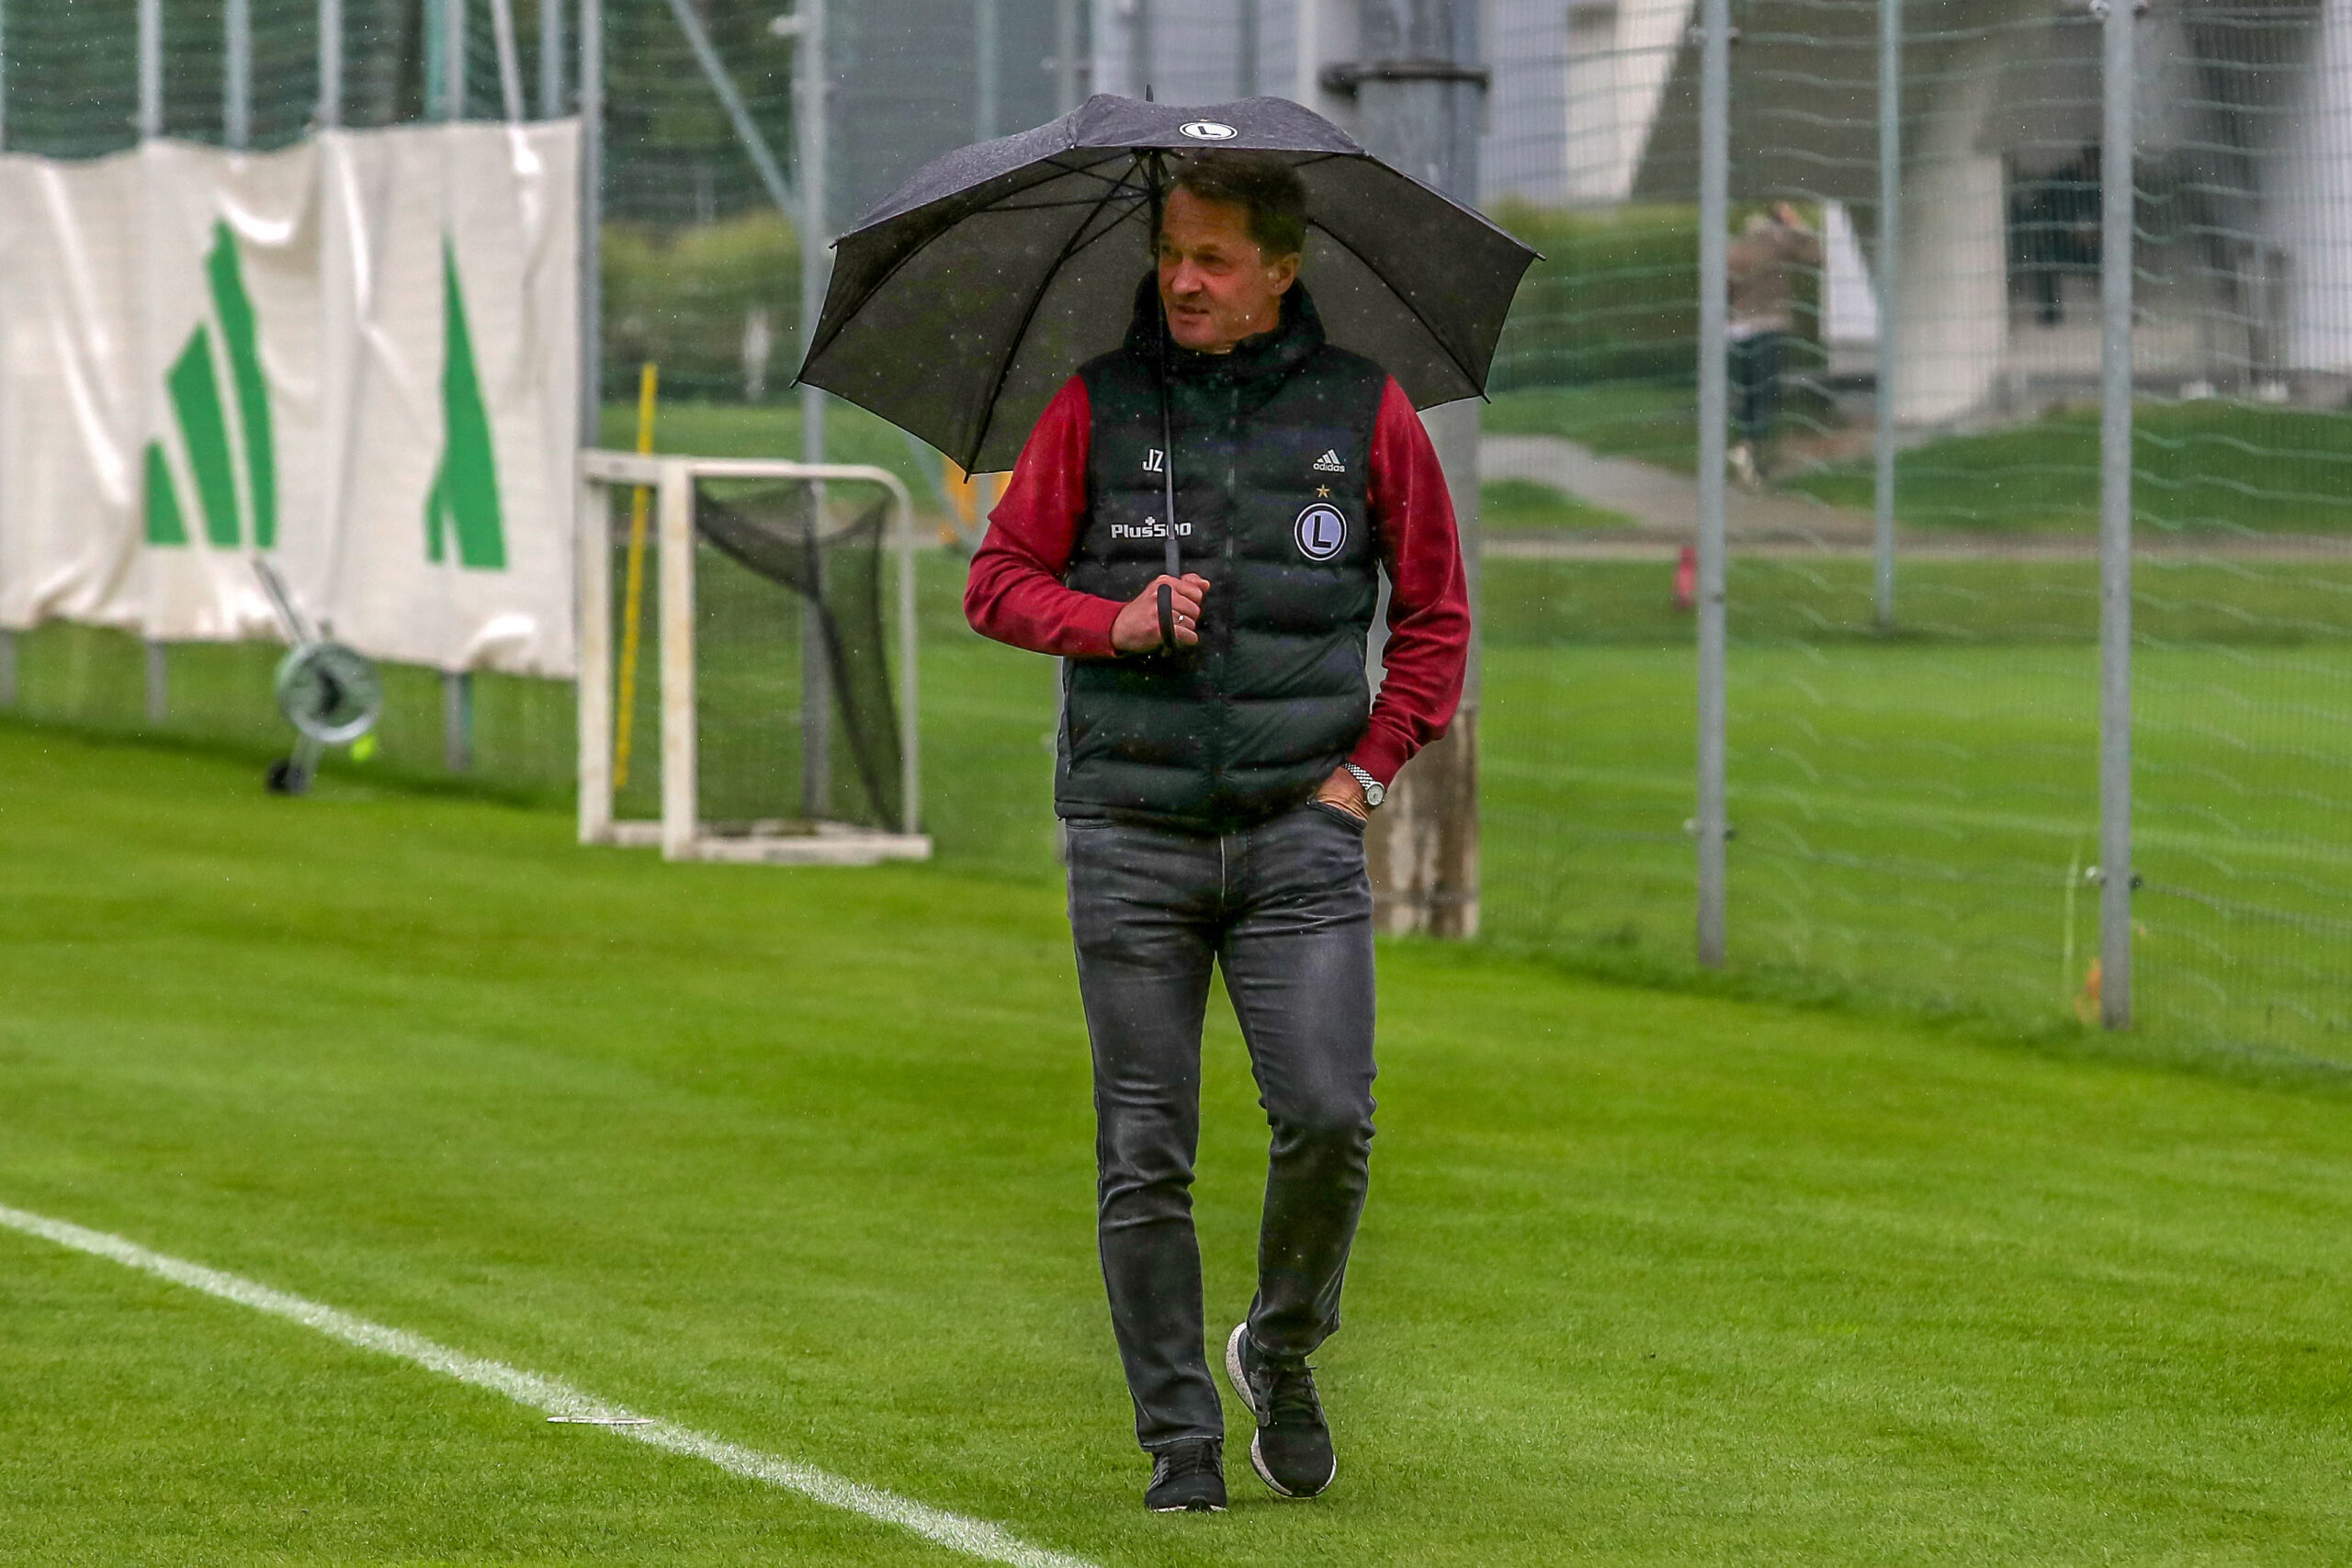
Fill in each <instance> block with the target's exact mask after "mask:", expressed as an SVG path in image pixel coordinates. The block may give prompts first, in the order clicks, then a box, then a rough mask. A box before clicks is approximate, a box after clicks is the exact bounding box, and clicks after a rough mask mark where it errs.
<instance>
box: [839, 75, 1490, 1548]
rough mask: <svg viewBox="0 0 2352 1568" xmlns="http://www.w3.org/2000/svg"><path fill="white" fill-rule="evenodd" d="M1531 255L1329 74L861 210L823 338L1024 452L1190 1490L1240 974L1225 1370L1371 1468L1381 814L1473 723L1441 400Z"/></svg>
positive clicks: (1137, 1372) (1162, 1461)
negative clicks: (1244, 1078)
mask: <svg viewBox="0 0 2352 1568" xmlns="http://www.w3.org/2000/svg"><path fill="white" fill-rule="evenodd" d="M1204 149H1214V150H1215V151H1213V152H1207V151H1204ZM1153 256H1156V257H1157V265H1156V267H1155V266H1153V265H1150V258H1152V257H1153ZM1533 259H1534V253H1533V252H1532V251H1531V250H1529V249H1528V248H1527V247H1526V246H1525V245H1524V244H1521V243H1520V242H1519V241H1518V240H1516V239H1514V238H1513V237H1512V236H1510V234H1508V233H1506V232H1504V231H1502V230H1500V229H1498V228H1497V227H1496V226H1495V225H1494V224H1492V223H1490V222H1488V221H1487V220H1486V219H1485V218H1484V217H1482V216H1481V215H1479V214H1478V213H1476V212H1475V211H1472V210H1471V209H1467V208H1464V207H1462V206H1460V205H1458V204H1457V203H1455V202H1453V201H1452V200H1450V199H1448V198H1447V197H1445V196H1443V195H1442V193H1440V192H1438V191H1436V190H1434V189H1431V188H1430V186H1427V185H1424V184H1422V183H1421V182H1419V181H1418V180H1415V179H1413V178H1411V177H1410V176H1408V175H1405V174H1404V173H1402V172H1400V171H1399V170H1397V169H1395V168H1393V167H1391V166H1389V165H1388V164H1384V163H1382V162H1381V161H1380V160H1378V159H1376V158H1374V157H1372V156H1371V155H1370V154H1368V153H1366V152H1365V151H1364V150H1363V147H1362V146H1360V145H1358V144H1357V143H1356V141H1354V140H1353V139H1352V138H1351V137H1350V136H1349V135H1348V134H1347V133H1346V132H1345V131H1343V130H1340V128H1339V127H1337V126H1335V125H1333V124H1331V123H1330V122H1329V120H1326V119H1324V118H1322V117H1320V116H1319V115H1317V114H1315V113H1313V112H1311V111H1310V110H1307V109H1306V108H1303V107H1299V106H1298V105H1296V104H1294V103H1290V102H1288V101H1286V100H1283V99H1280V98H1266V97H1261V98H1250V99H1248V100H1246V101H1244V102H1241V103H1235V104H1223V105H1218V106H1216V107H1214V108H1208V109H1200V108H1192V109H1182V108H1177V107H1172V106H1170V105H1165V104H1153V103H1150V102H1148V101H1147V102H1140V103H1139V102H1137V101H1136V100H1134V99H1132V98H1122V97H1116V96H1111V95H1108V94H1099V95H1097V96H1094V97H1091V98H1089V99H1088V100H1087V101H1086V102H1085V103H1083V104H1081V105H1080V106H1079V107H1077V108H1075V109H1073V110H1071V111H1070V112H1069V114H1066V115H1064V116H1062V117H1061V118H1059V119H1057V120H1054V121H1053V122H1051V123H1050V124H1046V125H1042V126H1038V127H1036V128H1035V130H1024V131H1022V132H1020V133H1019V134H1017V135H1013V136H1008V137H1003V138H1001V139H1000V140H998V141H988V142H982V143H979V144H978V145H976V146H972V147H966V148H962V149H959V150H957V151H956V152H951V153H949V154H947V155H946V156H945V157H943V158H941V159H939V160H937V161H936V162H935V163H933V164H931V165H930V166H928V167H927V168H925V169H923V170H922V171H921V172H920V173H918V174H917V175H915V176H914V177H913V178H912V179H910V180H909V181H908V182H907V183H906V184H905V185H904V186H901V187H899V190H897V191H896V192H894V193H893V194H892V195H891V196H890V197H888V198H887V199H886V200H884V201H883V202H882V203H881V204H880V205H879V206H878V207H876V209H874V211H873V212H871V213H869V214H867V216H866V217H865V220H862V221H861V222H860V223H859V225H858V226H857V227H856V228H854V229H853V230H852V231H850V232H848V233H846V234H844V235H842V239H841V241H840V243H839V246H838V256H837V260H836V263H835V265H834V269H833V278H832V283H831V287H830V288H828V289H827V291H826V298H825V308H824V311H823V313H822V315H821V316H820V318H819V321H818V323H817V331H816V333H815V334H814V336H813V339H812V341H811V344H810V347H809V355H808V358H807V360H806V361H805V363H804V364H803V365H802V367H801V375H802V377H803V378H805V379H807V380H809V381H811V382H814V383H816V384H817V385H820V386H822V387H824V388H826V389H829V390H831V391H833V392H837V393H839V394H840V395H842V397H845V398H848V399H849V400H852V401H853V402H856V403H858V404H860V405H862V406H863V407H865V408H867V409H870V410H872V411H873V412H876V413H878V414H880V415H882V416H883V417H884V418H886V419H888V420H890V421H892V422H893V423H897V424H899V425H900V426H901V427H903V428H905V429H906V430H908V431H909V432H910V433H912V434H915V435H918V436H921V437H922V439H924V440H926V441H928V442H930V443H931V444H932V445H933V446H936V447H938V448H939V449H940V450H941V451H942V452H944V453H946V454H947V455H948V456H949V457H952V458H954V459H955V460H956V463H958V464H959V465H961V466H962V467H963V468H965V469H967V471H971V472H989V471H995V470H1000V469H1002V468H1006V467H1008V466H1012V467H1013V468H1014V474H1013V479H1012V485H1011V487H1010V488H1009V489H1008V491H1006V494H1005V497H1004V500H1003V502H1002V503H1001V504H1000V505H999V506H998V507H997V509H996V512H995V513H994V515H993V517H992V518H991V522H992V525H993V526H992V527H991V529H990V531H989V536H988V538H987V540H986V542H985V543H984V544H983V545H982V546H981V547H980V549H979V551H978V554H977V555H976V556H975V557H974V558H973V561H972V570H971V578H970V581H969V583H968V584H967V588H966V591H965V599H964V606H965V612H966V614H967V615H968V616H969V618H970V619H971V622H972V624H973V625H974V626H977V627H978V628H979V629H980V630H981V631H982V632H984V633H986V634H988V635H989V636H990V637H998V638H1001V639H1002V640H1004V641H1006V642H1010V643H1012V644H1013V645H1015V646H1017V647H1021V648H1025V649H1034V650H1035V651H1037V652H1041V653H1049V654H1054V655H1057V656H1059V657H1060V658H1061V659H1063V660H1064V661H1065V663H1064V671H1065V673H1064V699H1065V700H1064V713H1063V722H1062V725H1061V730H1060V737H1059V743H1058V760H1057V768H1056V773H1055V789H1054V795H1055V809H1056V810H1057V812H1059V813H1060V815H1061V817H1062V818H1063V819H1064V821H1065V823H1066V824H1067V827H1068V829H1069V833H1068V838H1069V908H1070V923H1071V927H1072V929H1073V931H1074V932H1075V934H1076V937H1077V945H1078V960H1079V989H1080V995H1081V997H1082V998H1083V1000H1084V1003H1085V1008H1086V1019H1087V1027H1088V1030H1089V1032H1090V1033H1091V1036H1092V1039H1093V1050H1094V1083H1095V1111H1096V1119H1097V1127H1098V1135H1097V1139H1096V1152H1097V1157H1098V1162H1099V1166H1100V1184H1099V1188H1098V1192H1099V1198H1100V1231H1101V1242H1102V1254H1103V1280H1104V1282H1105V1284H1106V1285H1107V1286H1108V1287H1109V1291H1110V1297H1111V1316H1112V1323H1113V1326H1114V1330H1115V1332H1116V1337H1117V1339H1118V1345H1119V1353H1120V1358H1121V1359H1122V1361H1123V1362H1124V1363H1125V1370H1126V1375H1127V1386H1128V1389H1129V1392H1130V1393H1132V1394H1133V1395H1134V1398H1135V1406H1136V1436H1137V1438H1139V1439H1140V1441H1141V1442H1142V1444H1143V1446H1144V1448H1145V1449H1147V1450H1149V1451H1150V1452H1151V1454H1152V1456H1153V1466H1152V1480H1151V1483H1150V1486H1149V1489H1148V1491H1147V1493H1146V1494H1145V1497H1146V1501H1147V1502H1148V1504H1149V1505H1150V1506H1152V1507H1154V1508H1159V1509H1166V1510H1171V1511H1172V1510H1178V1509H1215V1508H1220V1507H1222V1506H1225V1500H1226V1492H1225V1476H1224V1469H1223V1447H1222V1439H1223V1437H1224V1432H1225V1423H1224V1416H1223V1412H1222V1411H1221V1409H1220V1408H1219V1404H1218V1397H1217V1392H1216V1380H1215V1379H1214V1378H1213V1377H1212V1376H1211V1375H1210V1372H1209V1370H1208V1366H1207V1359H1208V1358H1207V1355H1206V1353H1205V1346H1204V1332H1205V1325H1204V1318H1203V1314H1202V1303H1201V1269H1200V1248H1199V1245H1198V1243H1197V1241H1196V1240H1195V1239H1194V1236H1193V1224H1192V1179H1193V1152H1194V1147H1195V1145H1196V1143H1197V1141H1198V1138H1197V1134H1198V1128H1199V1122H1200V1054H1201V1021H1202V1016H1203V1013H1204V1009H1205V1007H1206V1004H1207V998H1208V989H1209V979H1210V976H1211V972H1212V970H1213V969H1214V968H1217V967H1221V968H1222V969H1223V971H1224V974H1225V980H1226V989H1227V992H1228V993H1229V994H1230V995H1231V996H1232V998H1233V1001H1234V1008H1235V1010H1236V1012H1237V1013H1238V1015H1239V1017H1240V1021H1241V1028H1242V1033H1243V1036H1244V1038H1245V1039H1246V1040H1247V1042H1248V1043H1249V1047H1250V1065H1251V1068H1252V1070H1253V1072H1254V1073H1255V1075H1256V1077H1257V1081H1258V1088H1259V1096H1260V1100H1261V1104H1263V1106H1264V1107H1265V1110H1266V1115H1267V1120H1268V1121H1269V1122H1271V1123H1272V1132H1273V1138H1272V1155H1271V1159H1270V1162H1269V1169H1268V1172H1267V1181H1266V1199H1265V1213H1264V1218H1263V1223H1262V1226H1261V1235H1260V1239H1259V1250H1258V1291H1257V1295H1256V1299H1255V1300H1254V1301H1253V1302H1252V1303H1251V1304H1250V1311H1249V1314H1248V1316H1247V1317H1246V1318H1245V1319H1244V1321H1243V1322H1242V1323H1241V1324H1240V1325H1238V1327H1236V1328H1235V1329H1234V1330H1233V1331H1232V1332H1231V1333H1230V1334H1229V1335H1228V1336H1227V1337H1226V1341H1225V1362H1226V1371H1227V1376H1228V1377H1229V1378H1230V1380H1231V1381H1232V1382H1233V1385H1234V1388H1235V1390H1236V1392H1237V1393H1238V1394H1239V1395H1240V1397H1241V1399H1242V1401H1243V1403H1244V1404H1246V1405H1247V1406H1248V1407H1249V1409H1250V1414H1251V1416H1253V1418H1254V1421H1255V1425H1256V1431H1255V1433H1254V1435H1253V1437H1252V1438H1251V1441H1250V1458H1251V1460H1252V1461H1253V1463H1254V1464H1255V1466H1256V1468H1257V1470H1258V1472H1259V1474H1260V1475H1261V1477H1263V1478H1264V1479H1265V1481H1266V1482H1267V1483H1268V1484H1270V1485H1272V1487H1273V1488H1274V1489H1275V1490H1276V1491H1277V1492H1279V1493H1282V1494H1283V1495H1287V1496H1295V1497H1307V1496H1313V1495H1317V1493H1319V1492H1321V1491H1322V1490H1323V1489H1324V1488H1325V1487H1327V1486H1329V1484H1330V1483H1331V1479H1332V1477H1333V1475H1334V1474H1335V1473H1336V1468H1337V1467H1336V1462H1335V1461H1334V1459H1333V1457H1332V1448H1331V1436H1330V1431H1329V1427H1328V1426H1327V1425H1326V1423H1325V1421H1324V1417H1323V1410H1322V1404H1321V1402H1320V1400H1319V1399H1318V1398H1317V1394H1316V1390H1315V1380H1314V1377H1313V1375H1312V1373H1311V1371H1310V1370H1309V1369H1308V1367H1307V1364H1306V1358H1307V1356H1308V1354H1309V1353H1310V1352H1312V1351H1313V1350H1314V1349H1315V1348H1316V1347H1317V1345H1319V1344H1321V1343H1322V1342H1323V1340H1324V1339H1325V1338H1327V1337H1329V1335H1330V1334H1331V1333H1332V1331H1333V1330H1334V1329H1336V1328H1337V1327H1338V1326H1339V1321H1340V1311H1339V1309H1340V1283H1341V1281H1342V1280H1343V1279H1344V1277H1345V1274H1346V1269H1347V1258H1348V1250H1349V1247H1350V1246H1351V1243H1352V1242H1353V1240H1354V1237H1355V1228H1356V1221H1357V1218H1358V1216H1359V1215H1360V1214H1361V1213H1362V1212H1363V1196H1364V1190H1365V1179H1366V1170H1367V1164H1366V1156H1367V1153H1368V1150H1369V1146H1370V1142H1371V1137H1372V1110H1373V1100H1372V1078H1373V1054H1372V1032H1373V953H1372V897H1371V892H1370V888H1369V886H1368V885H1367V882H1366V879H1365V876H1364V858H1363V826H1364V822H1365V819H1366V814H1367V813H1369V812H1370V811H1371V810H1373V809H1374V807H1377V806H1378V805H1379V804H1380V801H1381V798H1382V796H1383V795H1384V794H1385V791H1386V788H1387V785H1388V782H1389V780H1390V779H1392V778H1393V777H1394V776H1395V775H1396V773H1397V769H1398V768H1400V767H1401V766H1403V765H1404V762H1405V761H1406V759H1408V757H1410V756H1411V755H1412V754H1413V753H1414V751H1415V750H1418V749H1419V748H1420V747H1421V746H1423V745H1426V744H1427V743H1428V742H1429V741H1430V740H1431V739H1435V738H1436V737H1437V736H1439V735H1440V734H1442V733H1443V731H1444V729H1445V727H1446V725H1447V723H1448V722H1449V721H1450V720H1451V718H1452V716H1453V708H1454V705H1455V702H1456V700H1457V699H1458V697H1459V695H1460V692H1461V686H1462V676H1463V666H1464V659H1465V655H1466V653H1467V650H1468V647H1469V635H1470V625H1469V615H1468V611H1467V606H1466V595H1465V593H1464V579H1463V570H1462V562H1461V556H1460V548H1459V546H1458V543H1457V541H1456V538H1455V536H1454V528H1453V510H1452V507H1451V505H1450V504H1449V502H1448V500H1447V495H1446V488H1445V479H1444V475H1443V474H1442V472H1441V471H1440V469H1439V467H1438V463H1437V459H1436V456H1435V454H1434V453H1433V452H1432V451H1431V449H1430V443H1429V440H1428V438H1427V436H1426V435H1425V434H1424V433H1423V431H1422V429H1421V425H1420V422H1419V418H1418V417H1417V416H1416V415H1415V413H1414V410H1415V409H1417V408H1427V407H1430V406H1432V405H1434V404H1439V403H1446V402H1452V401H1453V400H1457V399H1462V398H1470V397H1476V396H1477V395H1478V394H1479V393H1480V392H1481V391H1483V390H1484V389H1485V386H1486V379H1487V368H1488V367H1489V366H1490V365H1491V364H1492V363H1493V360H1494V353H1495V344H1496V340H1497V339H1498V336H1499V335H1500V333H1501V332H1502V326H1503V321H1504V318H1505V316H1506V315H1507V313H1508V312H1509V310H1510V300H1511V295H1512V293H1513V291H1514V290H1515V289H1516V288H1517V287H1518V284H1519V280H1520V278H1521V276H1522V275H1523V274H1524V273H1525V272H1526V270H1527V266H1528V264H1529V263H1530V262H1531V261H1532V260H1533ZM1302 266H1303V267H1304V268H1305V275H1306V280H1310V281H1312V283H1313V284H1314V287H1315V289H1316V293H1317V298H1316V299H1313V300H1310V299H1309V298H1308V295H1307V290H1306V287H1305V286H1304V282H1303V281H1302V276H1301V269H1302ZM1138 274H1140V275H1141V276H1138ZM1073 367H1075V368H1076V369H1077V371H1078V374H1077V375H1076V376H1074V377H1073V376H1072V375H1071V374H1070V372H1071V370H1072V368H1073ZM1024 443H1025V444H1024ZM1016 456H1017V457H1018V462H1017V463H1015V461H1014V459H1015V457H1016ZM1384 578H1385V581H1386V584H1387V587H1388V590H1389V603H1388V614H1387V626H1386V631H1387V640H1386V643H1385V648H1384V649H1383V663H1384V666H1385V667H1384V669H1383V671H1382V678H1381V683H1380V691H1379V695H1378V697H1377V699H1376V700H1375V699H1374V696H1373V694H1372V692H1371V682H1370V680H1369V678H1368V667H1369V665H1370V662H1371V660H1370V659H1369V656H1368V649H1367V637H1368V636H1369V634H1370V632H1371V629H1372V625H1373V620H1374V615H1375V613H1376V608H1377V604H1378V591H1379V588H1380V586H1381V583H1382V580H1383V579H1384Z"/></svg>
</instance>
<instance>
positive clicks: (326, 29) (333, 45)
mask: <svg viewBox="0 0 2352 1568" xmlns="http://www.w3.org/2000/svg"><path fill="white" fill-rule="evenodd" d="M342 123H343V0H319V129H320V130H334V128H335V127H337V126H339V125H341V124H342Z"/></svg>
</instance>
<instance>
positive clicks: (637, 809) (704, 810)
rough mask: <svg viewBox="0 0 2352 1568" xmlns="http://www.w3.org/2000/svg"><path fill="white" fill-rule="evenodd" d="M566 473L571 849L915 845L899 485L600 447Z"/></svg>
mask: <svg viewBox="0 0 2352 1568" xmlns="http://www.w3.org/2000/svg"><path fill="white" fill-rule="evenodd" d="M580 476H581V511H580V516H581V528H580V562H579V573H580V839H581V841H582V843H590V844H623V845H659V846H660V848H661V850H662V854H663V856H664V857H665V858H667V859H670V860H706V861H750V862H765V863H776V864H825V865H867V864H872V863H875V862H877V861H883V860H920V859H924V858H927V857H928V856H929V855H930V853H931V840H929V839H928V838H926V837H924V836H923V834H922V828H921V822H922V802H921V792H920V777H921V775H920V766H919V762H920V759H919V757H918V753H917V731H916V723H915V717H916V687H915V657H916V633H915V579H914V571H915V562H914V525H913V516H912V513H911V510H910V505H909V502H908V496H907V491H906V487H905V486H904V485H903V484H901V483H900V482H899V479H898V477H897V476H896V475H894V474H892V473H890V472H889V471H888V470H887V469H884V468H867V467H864V466H853V465H846V464H809V463H789V462H783V461H769V460H765V459H754V458H731V457H729V458H720V457H670V456H663V455H659V454H653V455H639V454H636V453H628V452H609V451H588V452H583V453H582V454H581V464H580Z"/></svg>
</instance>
